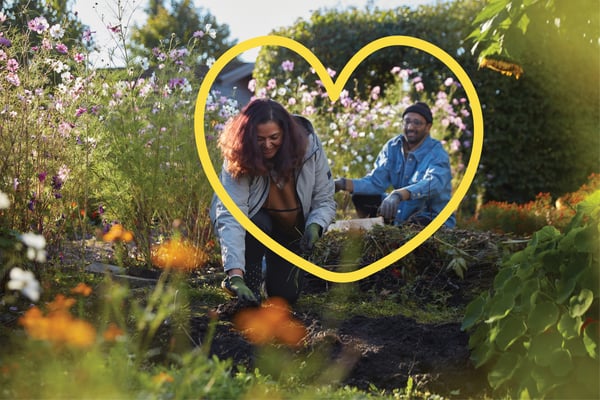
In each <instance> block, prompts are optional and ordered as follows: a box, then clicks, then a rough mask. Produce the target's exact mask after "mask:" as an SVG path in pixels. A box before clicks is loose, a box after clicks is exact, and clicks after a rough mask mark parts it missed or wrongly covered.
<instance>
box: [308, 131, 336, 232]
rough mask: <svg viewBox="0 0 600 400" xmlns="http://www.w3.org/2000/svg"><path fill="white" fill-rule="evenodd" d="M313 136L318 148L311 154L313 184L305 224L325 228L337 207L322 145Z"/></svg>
mask: <svg viewBox="0 0 600 400" xmlns="http://www.w3.org/2000/svg"><path fill="white" fill-rule="evenodd" d="M313 136H314V139H315V142H316V145H317V148H318V149H317V151H316V152H315V154H314V156H313V157H315V160H314V163H315V166H314V170H315V184H314V186H313V190H312V200H311V207H310V212H309V214H308V216H307V218H306V223H305V226H308V225H309V224H312V223H316V224H318V225H319V226H321V227H322V228H323V229H326V228H327V227H328V226H329V224H331V222H332V221H333V219H334V218H335V210H336V207H337V204H336V202H335V199H334V198H333V195H334V193H335V185H334V183H333V178H332V175H331V169H330V168H329V161H328V160H327V156H326V154H325V151H324V150H323V145H322V143H321V141H320V140H319V137H318V136H317V135H316V134H314V135H313Z"/></svg>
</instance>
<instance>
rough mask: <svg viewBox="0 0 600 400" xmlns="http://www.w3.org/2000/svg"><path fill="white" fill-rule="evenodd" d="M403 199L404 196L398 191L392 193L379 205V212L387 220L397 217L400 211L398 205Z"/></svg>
mask: <svg viewBox="0 0 600 400" xmlns="http://www.w3.org/2000/svg"><path fill="white" fill-rule="evenodd" d="M401 201H402V196H401V195H400V193H398V192H392V193H390V194H389V195H388V196H387V197H386V198H385V199H383V201H382V202H381V206H380V207H379V214H381V216H382V217H383V218H384V219H386V220H394V219H396V213H397V212H398V206H399V205H400V202H401Z"/></svg>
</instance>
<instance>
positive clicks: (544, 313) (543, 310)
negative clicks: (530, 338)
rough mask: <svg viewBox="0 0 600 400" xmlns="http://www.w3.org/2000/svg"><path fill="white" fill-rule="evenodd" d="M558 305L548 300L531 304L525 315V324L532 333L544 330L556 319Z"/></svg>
mask: <svg viewBox="0 0 600 400" xmlns="http://www.w3.org/2000/svg"><path fill="white" fill-rule="evenodd" d="M558 315H559V311H558V307H557V306H556V304H554V303H552V302H550V301H542V302H540V303H537V304H535V305H534V306H533V308H532V309H531V311H530V312H529V316H528V317H527V326H528V327H529V331H530V332H531V333H533V334H538V333H542V332H544V331H545V330H546V329H548V328H549V327H551V326H552V325H554V324H555V323H556V321H557V320H558Z"/></svg>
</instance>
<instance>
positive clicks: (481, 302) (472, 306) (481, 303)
mask: <svg viewBox="0 0 600 400" xmlns="http://www.w3.org/2000/svg"><path fill="white" fill-rule="evenodd" d="M486 301H487V295H485V296H484V295H480V296H478V297H477V298H475V299H474V300H473V301H471V302H470V303H469V304H468V305H467V308H466V310H465V317H464V318H463V321H462V325H461V326H460V329H461V330H463V331H464V330H467V329H469V328H471V327H472V326H473V325H475V324H476V323H477V322H480V321H481V317H482V316H483V310H484V307H485V303H486Z"/></svg>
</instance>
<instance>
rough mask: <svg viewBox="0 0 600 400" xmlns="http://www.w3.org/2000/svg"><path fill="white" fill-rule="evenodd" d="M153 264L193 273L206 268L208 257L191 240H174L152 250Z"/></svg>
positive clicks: (155, 246) (153, 247)
mask: <svg viewBox="0 0 600 400" xmlns="http://www.w3.org/2000/svg"><path fill="white" fill-rule="evenodd" d="M150 254H151V259H152V264H154V265H155V266H157V267H159V268H173V269H178V270H183V271H191V270H194V269H198V268H201V267H203V266H204V264H205V263H206V261H207V260H208V256H207V255H206V253H205V252H204V251H202V250H201V249H199V248H198V247H196V246H195V245H194V244H193V243H191V242H190V241H189V240H185V239H181V238H174V239H171V240H167V241H165V242H163V243H161V244H158V245H154V246H152V248H151V249H150Z"/></svg>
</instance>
